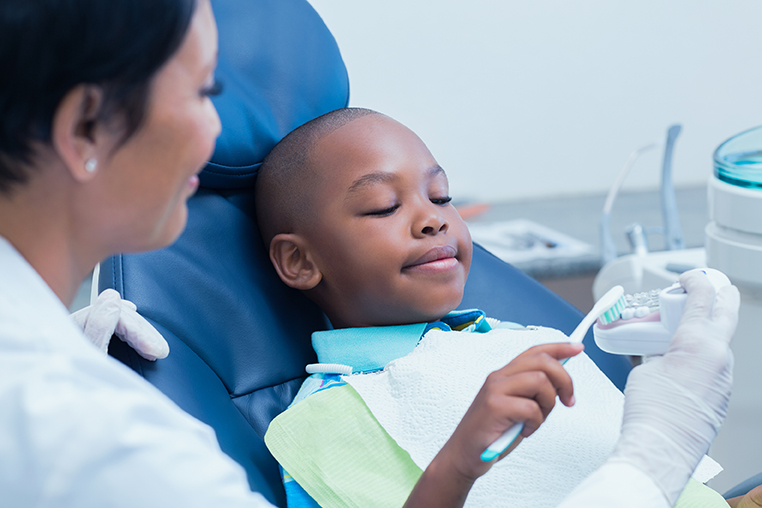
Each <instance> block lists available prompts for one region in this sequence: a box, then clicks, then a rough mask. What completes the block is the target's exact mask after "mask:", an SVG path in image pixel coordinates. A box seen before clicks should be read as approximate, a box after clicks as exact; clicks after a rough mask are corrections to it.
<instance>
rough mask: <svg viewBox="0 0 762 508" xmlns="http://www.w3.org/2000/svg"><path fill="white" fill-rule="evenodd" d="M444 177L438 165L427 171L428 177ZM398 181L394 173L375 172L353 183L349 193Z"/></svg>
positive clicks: (442, 170) (443, 172)
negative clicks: (378, 184)
mask: <svg viewBox="0 0 762 508" xmlns="http://www.w3.org/2000/svg"><path fill="white" fill-rule="evenodd" d="M440 174H442V175H444V174H445V171H444V169H442V166H440V165H439V164H437V165H436V166H432V167H431V168H429V170H428V171H427V176H428V177H429V178H431V177H435V176H438V175H440ZM396 179H397V175H395V174H394V173H382V172H375V173H368V174H367V175H363V176H361V177H360V178H358V179H357V180H355V181H354V182H352V185H350V186H349V190H348V191H347V192H348V193H352V192H356V191H358V190H359V189H361V188H363V187H367V186H369V185H373V184H376V183H387V182H391V181H393V180H396Z"/></svg>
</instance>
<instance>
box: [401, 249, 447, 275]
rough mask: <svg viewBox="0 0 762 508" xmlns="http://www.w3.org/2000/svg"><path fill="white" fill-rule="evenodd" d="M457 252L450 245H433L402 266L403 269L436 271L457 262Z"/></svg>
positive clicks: (445, 268)
mask: <svg viewBox="0 0 762 508" xmlns="http://www.w3.org/2000/svg"><path fill="white" fill-rule="evenodd" d="M457 254H458V250H457V249H456V248H455V247H453V246H452V245H443V246H441V247H434V248H433V249H431V250H429V251H428V252H426V254H424V255H423V256H421V257H419V258H418V259H416V260H415V261H413V262H412V263H410V264H409V265H407V266H404V267H403V270H410V269H413V270H427V271H428V270H434V271H438V270H443V269H444V270H447V269H450V268H454V267H455V266H456V265H457V264H458V260H457V259H455V256H456V255H457Z"/></svg>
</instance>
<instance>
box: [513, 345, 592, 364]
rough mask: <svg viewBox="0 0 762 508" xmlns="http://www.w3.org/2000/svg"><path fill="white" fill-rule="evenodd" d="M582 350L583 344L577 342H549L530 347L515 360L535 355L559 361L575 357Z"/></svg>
mask: <svg viewBox="0 0 762 508" xmlns="http://www.w3.org/2000/svg"><path fill="white" fill-rule="evenodd" d="M584 349H585V346H584V344H580V343H577V342H551V343H550V344H540V345H539V346H533V347H530V348H529V349H527V350H526V351H524V352H523V353H521V354H520V355H519V356H517V357H516V360H517V359H519V358H526V357H528V356H532V355H537V354H547V355H550V356H552V357H553V358H555V359H556V360H559V361H560V360H563V359H565V358H571V357H572V356H576V355H578V354H579V353H581V352H582V351H583V350H584ZM514 361H515V360H514Z"/></svg>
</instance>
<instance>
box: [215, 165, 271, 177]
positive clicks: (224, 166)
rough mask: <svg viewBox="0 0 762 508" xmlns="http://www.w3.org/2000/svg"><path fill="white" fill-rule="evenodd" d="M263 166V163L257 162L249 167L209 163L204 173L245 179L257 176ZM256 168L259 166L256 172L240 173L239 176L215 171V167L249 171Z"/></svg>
mask: <svg viewBox="0 0 762 508" xmlns="http://www.w3.org/2000/svg"><path fill="white" fill-rule="evenodd" d="M261 165H262V163H261V162H256V163H254V164H249V165H247V166H226V165H223V164H217V163H216V162H209V163H207V165H206V167H205V168H204V172H205V173H212V174H215V175H225V176H230V177H235V178H243V177H247V176H252V175H256V174H257V172H258V171H259V167H260V166H261ZM254 166H257V169H256V170H252V171H250V172H248V173H242V174H240V173H239V174H231V173H225V172H222V171H214V169H213V168H214V167H217V168H220V169H223V168H225V169H248V168H253V167H254Z"/></svg>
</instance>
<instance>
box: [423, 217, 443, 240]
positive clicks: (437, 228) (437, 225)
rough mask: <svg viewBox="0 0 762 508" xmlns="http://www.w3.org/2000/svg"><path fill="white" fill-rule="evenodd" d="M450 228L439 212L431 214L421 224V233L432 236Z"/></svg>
mask: <svg viewBox="0 0 762 508" xmlns="http://www.w3.org/2000/svg"><path fill="white" fill-rule="evenodd" d="M449 228H450V225H449V224H448V223H447V221H446V220H445V218H444V217H442V216H441V215H439V214H431V215H429V216H428V217H426V219H425V220H424V221H423V223H422V224H421V229H420V231H421V234H422V235H425V236H433V235H437V234H439V233H445V232H447V230H448V229H449Z"/></svg>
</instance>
